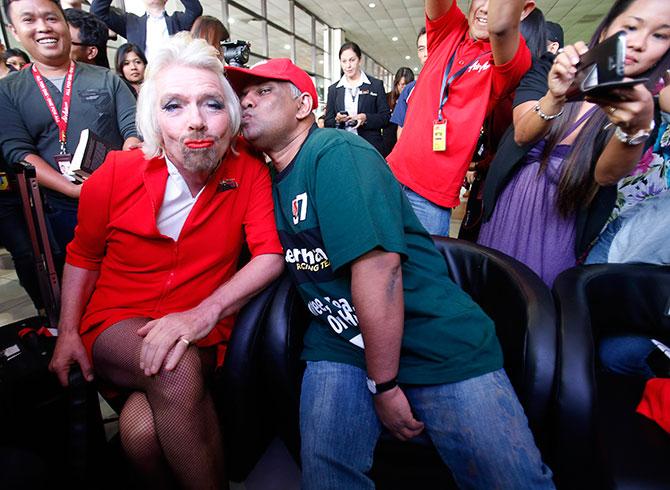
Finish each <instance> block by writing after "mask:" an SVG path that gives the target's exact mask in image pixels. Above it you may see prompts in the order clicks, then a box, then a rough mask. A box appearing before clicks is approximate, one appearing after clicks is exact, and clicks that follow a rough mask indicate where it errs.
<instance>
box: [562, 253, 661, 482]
mask: <svg viewBox="0 0 670 490" xmlns="http://www.w3.org/2000/svg"><path fill="white" fill-rule="evenodd" d="M553 289H554V295H555V298H556V303H557V308H558V312H559V359H558V371H559V372H558V383H557V389H556V425H555V428H556V451H555V452H556V456H557V458H556V461H555V469H556V474H557V481H558V483H559V485H560V487H561V488H569V489H581V488H584V489H586V488H588V489H591V488H608V489H610V488H616V489H636V490H637V489H661V488H663V489H667V488H670V465H668V461H670V436H669V435H668V434H667V433H665V432H663V431H662V429H661V428H660V427H659V426H657V425H656V424H655V423H654V422H652V421H650V420H648V419H646V418H644V417H642V416H641V415H639V414H637V413H635V408H636V406H637V404H638V402H639V401H640V398H641V395H642V391H643V388H644V382H643V381H642V380H640V379H635V378H632V377H626V376H618V375H613V374H606V373H604V372H603V371H602V370H601V369H600V367H599V365H598V360H597V353H596V352H597V351H596V347H597V343H598V339H599V338H600V337H601V336H602V335H604V334H624V333H637V334H642V335H649V336H652V337H655V338H657V339H659V340H661V341H666V342H667V341H669V340H670V316H669V315H670V312H669V311H668V310H669V309H670V303H669V302H670V266H655V265H644V264H602V265H593V266H586V267H576V268H573V269H570V270H567V271H565V272H563V273H562V274H561V275H560V276H559V277H558V278H557V279H556V282H555V283H554V288H553Z"/></svg>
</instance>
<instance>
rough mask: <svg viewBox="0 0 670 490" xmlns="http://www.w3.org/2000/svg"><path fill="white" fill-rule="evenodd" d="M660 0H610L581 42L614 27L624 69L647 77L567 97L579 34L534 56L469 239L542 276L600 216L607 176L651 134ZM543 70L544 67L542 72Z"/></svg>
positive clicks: (665, 61)
mask: <svg viewBox="0 0 670 490" xmlns="http://www.w3.org/2000/svg"><path fill="white" fill-rule="evenodd" d="M668 19H670V2H668V1H667V0H617V1H616V2H615V3H614V5H613V6H612V8H611V9H610V11H609V13H608V14H607V16H606V17H605V19H604V20H603V21H602V23H601V24H600V26H599V27H598V29H597V30H596V32H595V34H594V35H593V37H592V39H591V43H590V47H594V46H595V45H596V44H598V43H600V42H602V41H604V40H605V39H607V38H609V37H610V36H613V35H615V34H616V33H618V32H619V31H624V32H625V33H626V38H627V48H626V59H625V69H624V74H625V76H626V77H630V78H643V77H646V78H649V82H648V83H647V84H646V85H644V84H637V85H635V86H632V87H628V88H618V89H613V90H611V91H610V92H609V93H608V94H607V96H603V97H602V98H600V99H587V100H586V101H583V102H582V101H580V102H567V100H566V93H567V91H568V89H569V87H570V85H571V84H572V82H573V80H574V79H575V74H576V72H577V68H576V66H577V64H578V63H579V57H580V55H582V54H584V53H585V52H586V51H588V47H587V46H586V45H585V44H584V43H581V42H580V43H577V44H575V45H572V46H566V48H565V50H564V51H563V52H561V53H560V54H559V55H558V56H557V57H556V59H555V60H554V62H553V64H551V65H547V64H545V65H542V64H541V63H536V64H535V65H534V67H533V69H531V71H530V72H529V73H528V74H527V75H526V76H525V77H524V79H523V80H522V82H521V85H520V86H519V89H518V90H517V95H516V100H515V108H514V129H513V132H512V131H510V132H508V134H507V135H506V137H505V138H504V139H503V141H502V142H501V144H500V146H499V148H498V153H497V155H496V158H495V159H494V161H493V162H492V164H491V167H490V170H489V174H488V178H487V181H486V185H485V190H484V212H485V219H488V222H486V223H484V224H483V225H482V229H481V233H480V236H479V243H480V244H483V245H486V246H488V247H491V248H495V249H498V250H501V251H502V252H504V253H506V254H508V255H511V256H513V257H515V258H516V259H518V260H520V261H521V262H524V263H525V264H526V265H528V266H529V267H530V268H531V269H533V270H534V271H535V272H536V273H537V274H538V275H540V277H542V279H543V280H544V281H545V283H547V284H548V285H549V286H551V285H552V284H553V282H554V279H555V278H556V276H557V275H558V274H559V273H560V272H562V271H563V270H565V269H567V268H569V267H572V266H573V265H575V264H576V263H577V261H578V260H579V259H580V258H583V255H584V254H585V252H586V251H587V250H588V247H589V245H590V244H591V242H592V241H593V240H594V239H595V238H596V237H597V236H598V233H599V232H600V230H601V229H602V228H603V226H604V225H605V223H606V221H607V219H608V217H609V215H610V212H611V211H612V209H613V207H614V205H615V201H616V197H617V183H618V181H619V180H620V179H621V178H622V177H624V176H626V175H627V174H628V173H629V172H630V171H631V170H632V169H633V168H634V167H635V165H636V164H637V163H638V161H639V160H640V158H641V156H642V153H643V150H644V149H645V147H646V146H648V145H649V144H651V143H652V141H653V140H651V139H650V138H649V137H650V135H651V133H652V132H653V130H654V126H655V125H656V123H655V121H654V100H653V97H652V93H651V91H650V90H654V87H655V86H656V85H657V82H658V81H659V80H660V78H661V76H662V74H663V72H664V71H665V70H666V69H667V68H668V65H670V27H669V26H668ZM547 73H548V75H547Z"/></svg>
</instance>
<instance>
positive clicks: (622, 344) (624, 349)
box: [598, 335, 656, 379]
mask: <svg viewBox="0 0 670 490" xmlns="http://www.w3.org/2000/svg"><path fill="white" fill-rule="evenodd" d="M654 349H656V346H655V345H654V344H652V343H651V339H650V338H649V337H645V336H643V335H614V336H609V337H603V338H602V339H600V343H599V345H598V355H599V356H600V363H601V364H602V366H603V368H604V369H605V370H606V371H609V372H612V373H615V374H625V375H627V376H641V377H643V378H645V379H648V378H653V377H654V376H655V375H654V372H653V371H652V370H651V368H650V367H649V365H648V364H647V357H648V356H649V354H651V352H652V351H653V350H654Z"/></svg>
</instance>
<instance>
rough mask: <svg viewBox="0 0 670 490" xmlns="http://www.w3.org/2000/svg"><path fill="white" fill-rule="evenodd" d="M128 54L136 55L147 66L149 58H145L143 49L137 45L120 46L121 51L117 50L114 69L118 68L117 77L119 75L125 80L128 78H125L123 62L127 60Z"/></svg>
mask: <svg viewBox="0 0 670 490" xmlns="http://www.w3.org/2000/svg"><path fill="white" fill-rule="evenodd" d="M128 53H135V54H136V55H137V56H138V57H139V58H140V59H141V60H142V62H143V63H144V64H145V65H146V64H147V57H146V56H144V52H143V51H142V48H140V47H139V46H138V45H137V44H133V43H126V44H122V45H121V46H119V49H117V50H116V59H115V60H114V67H115V68H116V73H117V75H119V76H120V77H121V78H123V79H124V80H125V79H126V77H124V76H123V62H124V61H125V60H126V55H127V54H128Z"/></svg>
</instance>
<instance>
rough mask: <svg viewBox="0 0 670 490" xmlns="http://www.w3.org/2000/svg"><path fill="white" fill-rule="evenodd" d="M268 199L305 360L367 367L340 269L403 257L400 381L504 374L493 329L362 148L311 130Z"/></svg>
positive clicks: (379, 164) (381, 166) (358, 142)
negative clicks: (380, 255) (303, 312)
mask: <svg viewBox="0 0 670 490" xmlns="http://www.w3.org/2000/svg"><path fill="white" fill-rule="evenodd" d="M273 192H274V202H275V216H276V219H277V227H278V229H279V237H280V240H281V242H282V245H283V247H284V254H285V261H286V264H287V266H288V269H289V271H290V273H291V274H292V276H293V280H294V282H295V283H296V284H297V286H298V289H299V291H300V294H301V296H302V298H303V300H304V301H305V303H306V304H307V307H308V309H309V311H310V312H311V313H312V315H314V320H313V321H312V322H311V324H310V326H309V328H308V330H307V333H306V334H305V339H304V344H305V347H304V351H303V354H302V357H303V359H305V360H308V361H319V360H327V361H334V362H342V363H347V364H353V365H355V366H359V367H362V368H363V369H365V354H364V350H363V349H364V344H363V340H362V336H361V332H360V329H359V327H358V318H357V317H356V311H355V308H354V306H353V302H352V299H351V274H350V268H349V267H348V264H349V263H350V262H352V261H353V260H355V259H357V258H358V257H360V256H362V255H364V254H366V253H367V252H370V251H372V250H374V249H382V250H385V251H388V252H395V253H398V254H400V256H401V259H402V281H403V289H404V300H405V325H404V332H403V338H402V348H401V354H400V368H399V372H398V381H399V382H401V383H407V384H441V383H451V382H456V381H462V380H464V379H468V378H472V377H475V376H479V375H482V374H486V373H488V372H491V371H494V370H496V369H499V368H501V367H502V353H501V350H500V346H499V344H498V340H497V338H496V335H495V328H494V325H493V322H492V321H491V320H490V319H489V318H488V317H487V316H486V314H485V313H484V312H483V311H482V310H481V309H480V308H479V306H478V305H477V304H475V303H474V302H473V301H472V299H471V298H470V297H469V296H468V295H467V294H466V293H465V292H463V291H462V290H461V289H460V288H459V287H458V286H457V285H456V284H454V282H452V281H451V280H450V279H449V276H448V274H447V268H446V264H445V261H444V258H443V257H442V256H441V254H440V253H439V252H438V251H437V250H436V248H435V246H434V244H433V242H432V240H431V238H430V237H429V236H428V234H427V232H426V231H425V230H424V228H423V227H422V226H421V224H420V223H419V221H418V219H417V218H416V215H415V214H414V211H413V210H412V208H411V206H410V204H409V202H408V201H407V199H406V198H405V195H404V193H403V191H402V189H401V188H400V185H399V184H398V182H397V181H396V179H395V177H394V176H393V174H392V173H391V171H390V170H389V168H388V166H387V165H386V162H385V161H384V159H383V158H382V157H381V155H380V154H379V153H377V151H375V149H374V148H373V147H372V146H370V145H369V144H368V143H367V142H365V140H363V139H362V138H360V137H358V136H356V135H352V134H350V133H348V132H346V131H338V130H335V129H316V127H314V128H313V129H312V131H310V135H309V137H308V138H307V140H306V141H305V143H304V144H303V145H302V148H301V149H300V151H299V153H298V155H296V157H295V159H294V160H293V162H291V164H289V166H288V167H286V168H285V169H284V170H283V171H282V172H281V173H279V174H277V175H275V178H274V186H273Z"/></svg>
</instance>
